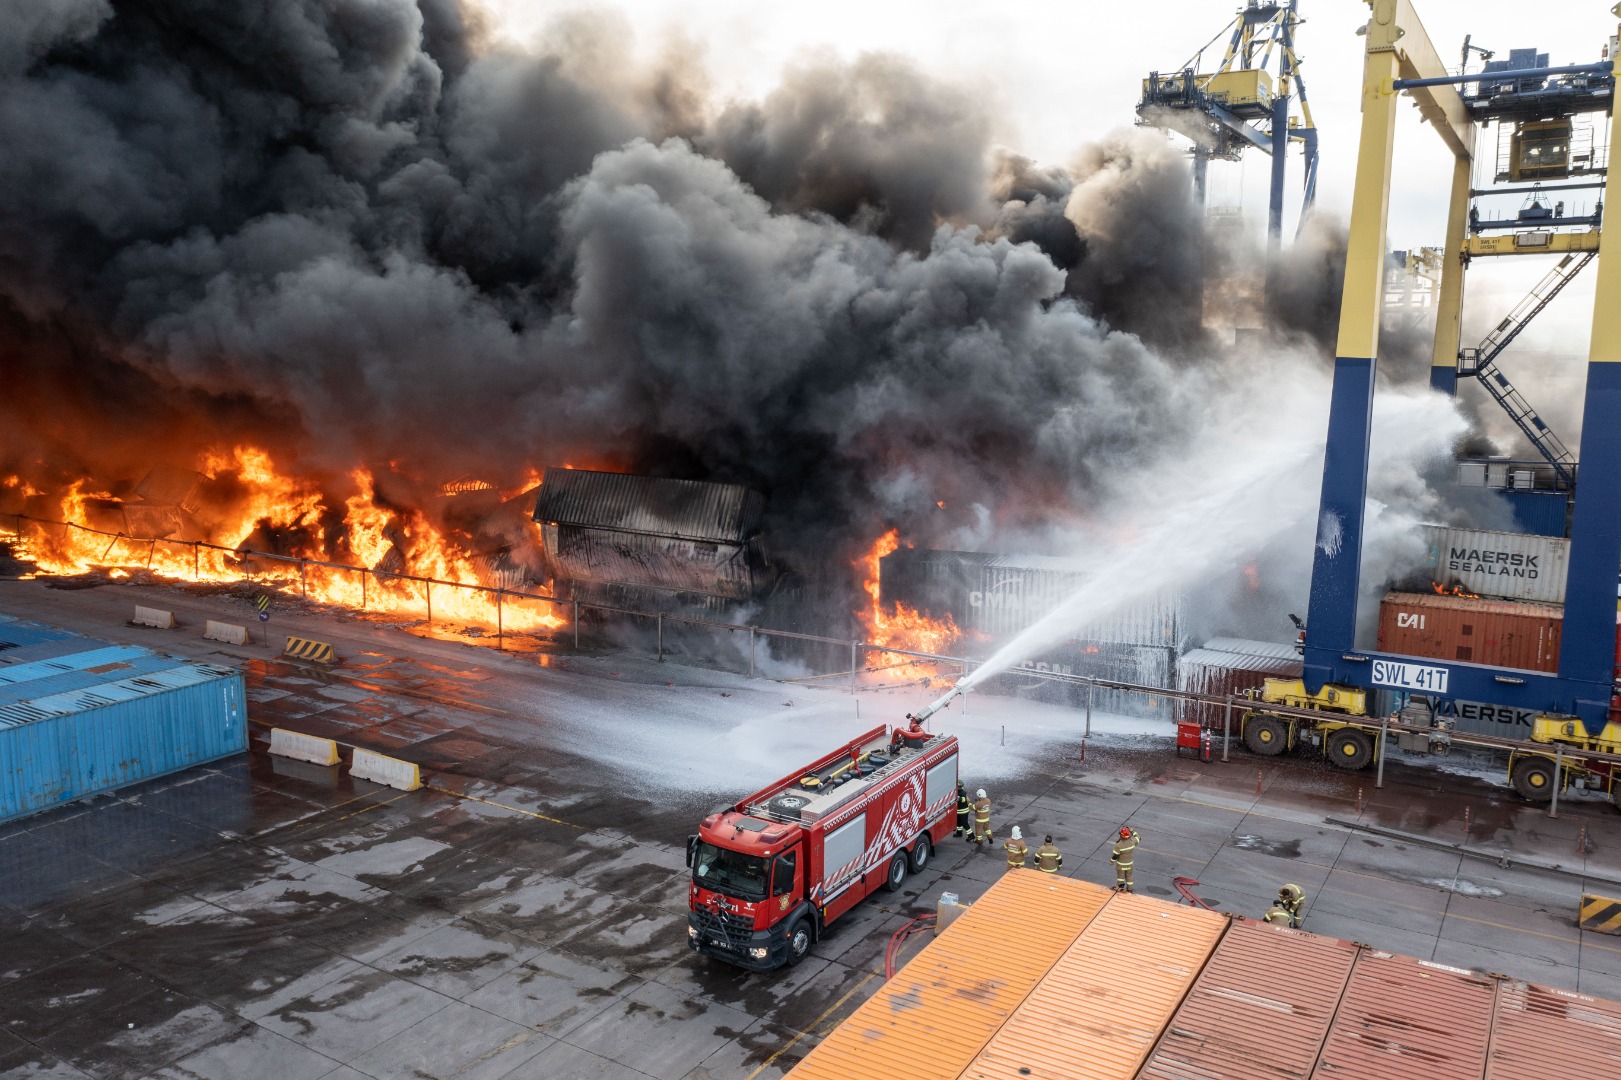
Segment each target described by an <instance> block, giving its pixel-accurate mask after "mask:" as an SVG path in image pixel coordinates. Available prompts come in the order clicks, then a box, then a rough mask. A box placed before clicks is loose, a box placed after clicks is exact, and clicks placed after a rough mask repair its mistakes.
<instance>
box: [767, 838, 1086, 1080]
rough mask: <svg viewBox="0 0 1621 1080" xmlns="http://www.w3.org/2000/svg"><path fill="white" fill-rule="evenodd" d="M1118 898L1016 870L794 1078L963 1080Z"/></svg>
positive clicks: (836, 1033)
mask: <svg viewBox="0 0 1621 1080" xmlns="http://www.w3.org/2000/svg"><path fill="white" fill-rule="evenodd" d="M1112 895H1113V894H1112V893H1110V892H1109V891H1108V890H1106V889H1103V888H1100V887H1099V886H1096V885H1089V884H1087V883H1085V882H1079V881H1075V880H1073V879H1070V878H1058V877H1054V876H1052V875H1048V874H1040V873H1037V872H1036V871H1034V870H1023V871H1013V872H1011V873H1009V874H1008V875H1007V876H1006V877H1003V878H1002V879H1001V880H1000V881H998V882H997V884H996V885H995V886H993V887H992V888H991V889H990V890H989V891H988V892H986V893H985V894H984V895H983V896H981V897H980V898H979V899H978V900H976V901H975V902H974V903H973V905H972V906H970V907H969V909H968V910H967V911H966V912H965V913H963V915H962V916H961V917H960V918H958V919H957V921H956V922H954V923H952V924H951V926H950V928H949V929H947V930H945V931H944V932H943V933H942V934H941V935H940V936H939V937H938V938H936V939H935V940H934V941H933V942H931V943H930V944H929V946H928V947H927V948H926V949H924V950H923V951H922V952H921V953H919V954H918V955H917V956H916V957H914V958H913V959H912V961H911V962H910V963H908V964H907V965H906V966H905V967H903V968H902V969H901V970H900V971H899V972H898V973H897V974H896V976H895V978H893V979H891V980H890V981H889V982H887V983H885V984H884V985H883V986H882V987H881V988H880V989H879V990H878V992H877V993H876V994H874V995H873V996H872V997H871V998H869V999H868V1000H867V1001H866V1002H865V1003H863V1004H862V1006H861V1007H860V1008H859V1009H857V1010H856V1011H855V1012H854V1013H853V1014H851V1016H850V1017H849V1019H847V1020H845V1021H844V1023H842V1024H840V1025H839V1026H838V1027H837V1028H836V1029H835V1030H834V1031H833V1032H832V1033H831V1034H830V1035H828V1036H827V1038H825V1039H823V1040H822V1042H821V1044H820V1045H819V1046H817V1047H816V1048H815V1049H814V1050H812V1051H811V1052H810V1053H809V1054H808V1055H806V1057H805V1060H803V1061H801V1062H800V1063H799V1065H798V1066H797V1067H796V1068H795V1069H794V1070H793V1072H792V1073H790V1074H789V1075H790V1076H791V1077H792V1078H793V1080H852V1078H855V1077H863V1078H864V1077H882V1078H883V1080H939V1078H945V1077H951V1078H955V1077H957V1076H959V1075H960V1074H961V1073H962V1070H963V1069H964V1068H966V1067H967V1065H968V1063H969V1062H970V1061H972V1060H973V1059H974V1055H976V1054H978V1053H979V1052H980V1050H981V1049H982V1048H983V1047H984V1046H985V1044H986V1043H987V1042H988V1041H990V1038H991V1036H992V1035H994V1034H995V1033H996V1031H997V1029H998V1028H1000V1027H1001V1026H1002V1025H1003V1024H1004V1023H1005V1022H1007V1020H1008V1018H1009V1017H1010V1016H1012V1015H1013V1014H1014V1011H1015V1010H1016V1009H1018V1008H1019V1007H1020V1004H1021V1003H1022V1002H1024V1000H1025V998H1026V996H1027V995H1028V994H1029V993H1030V991H1031V989H1032V988H1033V987H1035V986H1036V984H1037V983H1038V982H1040V981H1041V979H1042V978H1043V977H1044V976H1045V975H1046V974H1047V973H1048V971H1049V970H1050V969H1051V968H1052V966H1053V963H1054V962H1055V961H1056V960H1057V959H1058V958H1059V957H1060V956H1061V955H1063V954H1064V951H1065V949H1067V948H1069V946H1070V944H1071V943H1072V942H1074V941H1075V940H1076V938H1077V937H1078V936H1080V935H1081V932H1082V931H1083V930H1085V929H1086V927H1087V924H1088V923H1090V922H1091V921H1092V920H1093V917H1094V916H1096V915H1097V913H1098V912H1099V910H1101V909H1102V908H1103V906H1104V904H1105V903H1107V902H1108V901H1109V899H1110V897H1111V896H1112ZM1038 913H1039V919H1036V918H1033V916H1034V915H1036V914H1038ZM1038 928H1039V932H1036V933H1033V932H1032V931H1033V930H1036V929H1038Z"/></svg>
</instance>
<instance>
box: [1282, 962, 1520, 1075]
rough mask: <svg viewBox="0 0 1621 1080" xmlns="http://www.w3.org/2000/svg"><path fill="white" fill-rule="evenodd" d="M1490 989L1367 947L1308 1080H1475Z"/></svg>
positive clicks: (1477, 980) (1459, 973) (1480, 980)
mask: <svg viewBox="0 0 1621 1080" xmlns="http://www.w3.org/2000/svg"><path fill="white" fill-rule="evenodd" d="M1494 990H1495V987H1494V985H1493V981H1492V980H1491V979H1489V978H1486V977H1484V976H1480V975H1475V974H1473V973H1471V972H1468V971H1464V970H1462V969H1461V968H1453V967H1447V966H1446V965H1444V964H1432V963H1430V962H1428V961H1426V960H1415V959H1413V958H1412V957H1411V956H1396V955H1395V954H1393V953H1387V952H1378V951H1376V950H1373V949H1369V950H1366V951H1364V952H1363V953H1362V955H1361V956H1359V957H1358V958H1357V962H1356V967H1355V968H1354V969H1352V971H1351V981H1350V982H1349V983H1348V984H1346V987H1345V996H1344V997H1343V998H1341V999H1340V1007H1339V1011H1338V1012H1337V1013H1335V1015H1334V1025H1333V1027H1332V1029H1330V1031H1329V1033H1328V1041H1327V1042H1326V1043H1325V1044H1324V1046H1323V1054H1322V1057H1321V1059H1320V1060H1319V1062H1318V1065H1317V1068H1316V1070H1315V1071H1314V1072H1313V1073H1312V1077H1313V1080H1395V1078H1397V1077H1401V1078H1406V1077H1414V1078H1415V1080H1416V1078H1418V1077H1422V1078H1423V1080H1481V1077H1482V1076H1483V1075H1484V1074H1485V1071H1486V1046H1487V1043H1488V1042H1489V1040H1490V1039H1491V1028H1492V1002H1493V998H1494V997H1495V994H1494Z"/></svg>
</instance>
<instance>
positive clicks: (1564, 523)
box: [1502, 491, 1570, 537]
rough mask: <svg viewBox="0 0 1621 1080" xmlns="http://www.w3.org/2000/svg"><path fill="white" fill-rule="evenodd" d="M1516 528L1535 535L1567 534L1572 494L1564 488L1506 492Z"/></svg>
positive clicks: (1560, 535)
mask: <svg viewBox="0 0 1621 1080" xmlns="http://www.w3.org/2000/svg"><path fill="white" fill-rule="evenodd" d="M1502 497H1503V500H1504V501H1505V502H1507V503H1508V505H1509V508H1510V509H1512V510H1513V511H1514V527H1515V528H1516V529H1517V530H1518V531H1520V532H1522V533H1530V534H1531V535H1533V536H1558V537H1563V536H1565V534H1566V530H1567V529H1568V527H1569V521H1570V496H1569V494H1567V493H1566V492H1563V491H1505V492H1503V493H1502Z"/></svg>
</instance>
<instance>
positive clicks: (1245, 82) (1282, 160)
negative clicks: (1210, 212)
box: [1137, 0, 1317, 249]
mask: <svg viewBox="0 0 1621 1080" xmlns="http://www.w3.org/2000/svg"><path fill="white" fill-rule="evenodd" d="M1295 4H1296V0H1288V2H1287V3H1278V2H1275V0H1266V2H1262V0H1249V3H1248V4H1246V5H1245V6H1244V7H1242V8H1240V9H1239V10H1238V14H1237V15H1236V16H1234V18H1233V21H1232V22H1230V23H1228V24H1227V26H1226V27H1224V28H1223V29H1222V31H1221V33H1219V34H1217V35H1216V36H1215V37H1213V38H1211V39H1210V41H1208V42H1206V43H1205V45H1204V47H1203V48H1201V49H1199V51H1198V52H1196V53H1194V54H1193V56H1191V57H1190V58H1189V59H1188V60H1187V62H1185V63H1184V64H1183V65H1182V66H1181V67H1180V68H1179V69H1177V70H1176V71H1174V72H1170V73H1161V72H1158V71H1155V72H1151V73H1150V74H1149V76H1148V78H1146V79H1144V80H1143V93H1142V99H1141V100H1140V101H1139V102H1138V105H1137V116H1138V122H1139V123H1141V124H1144V125H1147V126H1151V127H1158V128H1163V129H1165V130H1168V131H1174V132H1176V133H1178V134H1180V135H1183V136H1185V137H1187V138H1188V139H1191V140H1192V142H1193V187H1194V196H1195V198H1196V199H1197V200H1198V202H1199V205H1200V206H1203V205H1204V203H1205V187H1206V177H1207V173H1208V170H1209V165H1210V161H1211V160H1212V159H1215V160H1218V161H1237V160H1238V159H1239V157H1240V156H1241V155H1242V154H1243V152H1244V150H1245V149H1247V148H1249V147H1254V148H1255V149H1257V150H1261V151H1263V152H1264V153H1267V154H1270V155H1271V156H1272V183H1271V193H1270V197H1269V199H1268V202H1267V236H1268V238H1269V242H1270V244H1271V246H1272V247H1273V248H1274V249H1275V248H1276V247H1277V246H1278V244H1279V242H1280V239H1281V237H1282V234H1283V186H1284V175H1285V171H1286V164H1287V158H1288V151H1289V144H1290V143H1291V142H1298V143H1300V144H1301V147H1302V150H1303V157H1304V161H1305V166H1306V172H1305V193H1304V197H1303V199H1302V202H1301V208H1300V215H1301V219H1302V220H1304V219H1305V216H1306V215H1307V213H1309V212H1310V210H1311V206H1312V203H1313V201H1314V200H1315V199H1316V196H1317V127H1316V125H1315V124H1313V123H1312V118H1311V106H1310V104H1308V103H1307V101H1306V84H1305V82H1304V81H1303V80H1302V78H1301V75H1300V58H1299V57H1298V56H1296V55H1295V44H1294V42H1295V30H1296V28H1297V27H1298V26H1299V25H1300V24H1301V22H1302V21H1303V20H1302V19H1301V18H1300V15H1299V13H1298V12H1297V11H1296V10H1295ZM1223 37H1226V38H1227V49H1226V52H1225V53H1224V54H1223V55H1222V58H1221V61H1220V62H1219V63H1218V64H1217V65H1216V66H1215V68H1214V69H1213V70H1210V71H1208V72H1206V71H1201V65H1202V64H1203V63H1204V54H1205V52H1206V50H1208V49H1209V48H1210V47H1211V46H1212V45H1215V44H1216V43H1217V42H1218V41H1220V40H1221V39H1222V38H1223ZM1274 64H1275V65H1276V69H1277V74H1276V75H1275V76H1274V75H1273V73H1272V70H1271V68H1270V66H1269V65H1274ZM1295 103H1298V105H1299V115H1298V116H1291V115H1290V114H1291V111H1292V106H1293V105H1294V104H1295Z"/></svg>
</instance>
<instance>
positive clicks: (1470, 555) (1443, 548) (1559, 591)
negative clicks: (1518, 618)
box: [1421, 525, 1570, 604]
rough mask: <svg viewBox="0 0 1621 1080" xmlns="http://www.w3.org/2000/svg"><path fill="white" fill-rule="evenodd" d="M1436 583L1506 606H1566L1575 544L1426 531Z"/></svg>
mask: <svg viewBox="0 0 1621 1080" xmlns="http://www.w3.org/2000/svg"><path fill="white" fill-rule="evenodd" d="M1421 528H1422V532H1423V537H1424V541H1425V544H1426V545H1427V547H1428V553H1427V562H1426V568H1427V570H1428V571H1429V575H1430V580H1432V581H1434V582H1435V583H1437V584H1439V585H1443V586H1448V587H1450V586H1453V585H1460V586H1462V587H1463V588H1464V589H1465V590H1466V591H1468V592H1472V593H1476V594H1478V595H1480V596H1494V597H1501V598H1502V599H1504V600H1535V601H1537V602H1538V603H1543V604H1563V603H1564V602H1565V577H1566V574H1567V573H1568V571H1569V568H1570V541H1569V540H1566V539H1563V538H1562V537H1558V536H1530V535H1527V534H1525V533H1507V532H1486V531H1484V530H1481V529H1449V528H1446V527H1444V526H1441V525H1424V526H1421Z"/></svg>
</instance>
